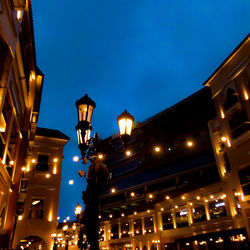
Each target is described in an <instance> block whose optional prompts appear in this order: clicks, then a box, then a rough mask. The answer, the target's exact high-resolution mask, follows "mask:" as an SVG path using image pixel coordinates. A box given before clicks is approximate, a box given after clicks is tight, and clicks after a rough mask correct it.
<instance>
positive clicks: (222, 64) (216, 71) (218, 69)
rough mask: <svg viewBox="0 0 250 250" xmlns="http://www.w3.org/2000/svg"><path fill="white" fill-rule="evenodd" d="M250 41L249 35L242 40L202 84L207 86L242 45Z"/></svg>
mask: <svg viewBox="0 0 250 250" xmlns="http://www.w3.org/2000/svg"><path fill="white" fill-rule="evenodd" d="M248 39H250V33H249V34H248V35H247V36H246V37H245V38H244V39H243V41H242V42H241V43H240V44H239V45H238V46H237V47H236V48H235V49H234V50H233V52H232V53H231V54H230V55H229V56H228V57H227V58H226V59H225V60H224V61H223V62H222V63H221V64H220V66H219V67H218V68H217V69H216V70H215V71H214V72H213V73H212V75H211V76H210V77H209V78H208V79H207V80H206V81H205V82H204V83H203V85H206V86H208V85H209V82H210V81H211V80H212V79H213V78H214V77H215V75H216V74H217V73H218V71H220V70H221V69H222V68H223V66H224V65H225V64H226V63H227V61H229V60H230V59H231V58H232V57H233V56H234V55H235V54H236V52H237V51H238V50H239V49H240V47H241V46H243V44H244V43H246V42H247V40H248Z"/></svg>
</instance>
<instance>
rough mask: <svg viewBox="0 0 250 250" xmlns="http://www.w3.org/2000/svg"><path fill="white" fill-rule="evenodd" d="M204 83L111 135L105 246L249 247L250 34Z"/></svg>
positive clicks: (104, 196)
mask: <svg viewBox="0 0 250 250" xmlns="http://www.w3.org/2000/svg"><path fill="white" fill-rule="evenodd" d="M205 85H206V87H204V88H202V89H201V90H200V91H198V92H196V93H194V94H193V95H191V96H190V97H188V98H186V99H185V100H183V101H181V102H180V103H177V104H176V105H174V106H172V107H170V108H168V109H166V110H164V111H162V112H161V113H159V114H157V115H155V116H154V117H151V118H149V119H147V120H146V121H144V122H141V123H139V122H137V123H136V124H135V125H134V129H133V133H132V136H131V139H130V142H129V144H128V147H127V149H126V150H127V151H126V152H123V151H122V144H121V142H120V139H119V137H118V135H117V134H116V135H113V136H111V137H110V138H107V140H109V141H110V142H111V143H112V145H113V146H114V148H115V149H116V150H115V152H114V153H113V154H112V155H107V156H106V159H105V161H106V164H107V166H108V168H109V180H108V181H107V182H106V184H105V185H104V187H103V189H102V193H101V194H100V215H99V219H100V231H99V234H100V249H111V250H121V249H122V250H123V249H133V250H134V249H140V250H145V249H147V250H149V249H217V248H218V247H219V248H220V249H231V248H232V247H235V248H234V249H249V243H248V242H249V236H250V231H249V226H250V224H249V223H250V218H249V217H250V196H249V194H250V193H249V192H250V190H249V174H250V171H249V167H250V151H249V150H250V101H249V95H250V36H247V37H246V39H245V40H244V41H243V42H242V43H241V44H240V45H239V46H238V47H237V48H236V49H235V51H233V53H232V54H231V55H230V56H229V57H228V58H227V59H226V60H225V61H224V62H223V63H222V65H221V66H220V67H219V68H218V69H217V70H216V71H215V73H214V74H213V75H212V76H211V77H210V78H209V79H208V80H207V81H206V82H205ZM211 93H212V94H211Z"/></svg>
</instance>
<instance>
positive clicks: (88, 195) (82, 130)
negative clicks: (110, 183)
mask: <svg viewBox="0 0 250 250" xmlns="http://www.w3.org/2000/svg"><path fill="white" fill-rule="evenodd" d="M76 107H77V113H78V124H77V126H76V127H75V129H76V131H77V137H78V148H79V149H80V151H81V155H82V159H83V163H84V164H87V162H88V160H90V161H91V165H90V166H89V169H88V176H87V183H88V185H87V189H86V191H83V201H84V204H85V209H84V212H83V217H82V222H83V223H84V225H85V229H86V235H87V242H88V244H89V246H90V248H89V249H90V250H98V249H99V241H98V239H99V218H98V215H99V191H100V187H101V185H102V184H103V183H104V182H105V180H106V177H107V174H108V169H107V167H106V165H105V164H104V163H103V154H108V153H109V152H110V150H111V149H112V146H111V145H110V144H108V143H107V142H106V141H103V140H100V138H99V135H98V134H95V135H94V137H93V138H91V137H90V133H91V130H92V126H91V119H92V114H93V111H94V109H95V107H96V104H95V102H94V101H93V100H91V99H90V98H89V97H88V95H87V94H86V95H85V96H83V97H82V98H81V99H79V100H78V101H76ZM117 121H118V124H119V130H120V137H121V140H122V142H123V145H124V147H126V146H127V143H128V141H129V137H130V135H131V132H132V126H133V122H134V117H133V116H132V115H130V114H129V113H128V112H127V111H126V110H125V111H124V112H123V113H122V114H121V115H120V116H118V118H117Z"/></svg>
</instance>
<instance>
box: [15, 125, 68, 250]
mask: <svg viewBox="0 0 250 250" xmlns="http://www.w3.org/2000/svg"><path fill="white" fill-rule="evenodd" d="M68 140H69V138H68V137H67V136H65V135H64V134H63V133H61V132H60V131H58V130H52V129H45V128H37V130H36V135H35V140H34V145H33V146H32V150H30V153H29V155H28V157H27V159H26V162H27V164H26V168H25V169H24V171H23V178H22V183H21V189H20V194H19V197H18V204H19V211H18V214H19V216H18V221H17V224H16V229H15V236H14V241H13V248H16V247H17V246H18V248H19V249H20V248H26V247H27V245H28V247H29V249H35V247H37V249H51V246H53V242H52V240H51V235H52V234H53V233H55V232H56V228H57V216H58V203H59V192H60V183H61V171H62V160H63V147H64V145H65V144H66V143H67V142H68Z"/></svg>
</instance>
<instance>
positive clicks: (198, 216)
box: [193, 201, 207, 222]
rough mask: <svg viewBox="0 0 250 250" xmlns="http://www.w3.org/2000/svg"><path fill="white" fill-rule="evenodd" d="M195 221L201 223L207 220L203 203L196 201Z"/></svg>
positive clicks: (194, 207)
mask: <svg viewBox="0 0 250 250" xmlns="http://www.w3.org/2000/svg"><path fill="white" fill-rule="evenodd" d="M193 220H194V222H200V221H205V220H207V218H206V211H205V207H204V204H203V202H202V201H201V202H200V201H196V202H194V205H193Z"/></svg>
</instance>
